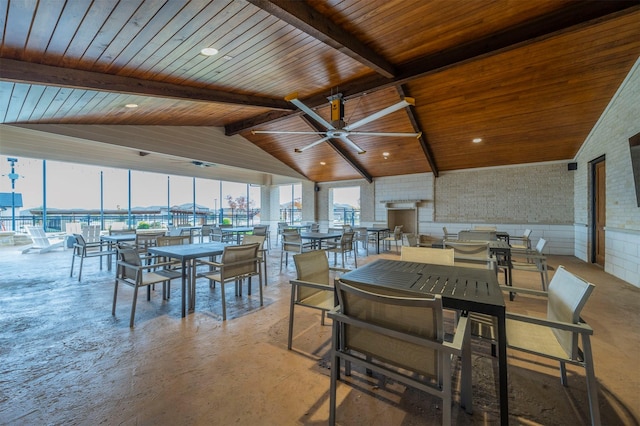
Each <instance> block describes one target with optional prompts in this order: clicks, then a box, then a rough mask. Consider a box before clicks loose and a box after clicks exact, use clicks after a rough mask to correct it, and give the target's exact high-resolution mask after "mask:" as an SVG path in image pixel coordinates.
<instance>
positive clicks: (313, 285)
mask: <svg viewBox="0 0 640 426" xmlns="http://www.w3.org/2000/svg"><path fill="white" fill-rule="evenodd" d="M289 284H291V285H294V286H303V287H311V288H317V289H318V290H327V291H334V290H335V289H334V288H333V286H330V285H327V284H319V283H312V282H311V281H302V280H289Z"/></svg>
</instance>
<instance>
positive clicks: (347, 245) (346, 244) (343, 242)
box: [340, 231, 355, 251]
mask: <svg viewBox="0 0 640 426" xmlns="http://www.w3.org/2000/svg"><path fill="white" fill-rule="evenodd" d="M354 235H355V233H354V232H353V231H345V232H344V233H343V234H342V236H341V237H340V247H341V248H342V250H343V251H349V250H353V237H354Z"/></svg>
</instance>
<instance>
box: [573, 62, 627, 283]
mask: <svg viewBox="0 0 640 426" xmlns="http://www.w3.org/2000/svg"><path fill="white" fill-rule="evenodd" d="M638 132H640V59H639V60H638V61H636V64H635V65H634V67H633V68H632V70H631V71H630V73H629V75H628V76H627V78H626V79H625V81H624V82H623V83H622V84H621V86H620V88H619V89H618V92H617V93H616V95H615V96H614V97H613V98H612V99H611V102H610V103H609V106H608V107H607V108H606V109H605V111H604V113H603V114H602V116H601V117H600V119H599V120H598V122H597V123H596V125H595V126H594V128H593V130H592V131H591V133H590V134H589V136H588V137H587V139H586V141H585V143H584V144H583V146H582V148H581V149H580V151H579V152H578V155H577V156H576V162H577V163H578V170H577V171H576V179H575V183H574V186H575V190H574V204H575V219H574V220H575V226H574V233H575V241H576V244H575V251H574V253H575V256H576V257H578V258H580V259H582V260H584V261H586V262H588V261H590V253H591V246H592V241H591V232H590V228H589V226H588V224H589V223H590V222H591V217H592V211H591V203H590V200H591V166H590V164H589V162H591V161H593V160H594V159H596V158H598V157H601V156H603V155H604V156H605V161H606V163H605V164H606V182H605V185H606V218H607V219H606V225H605V235H606V237H605V247H606V248H605V271H607V272H609V273H610V274H612V275H615V276H616V277H618V278H621V279H623V280H625V281H627V282H630V283H631V284H633V285H635V286H637V287H640V207H638V204H637V200H636V194H635V188H634V182H633V170H632V166H631V153H630V150H629V138H630V137H631V136H633V135H635V134H637V133H638Z"/></svg>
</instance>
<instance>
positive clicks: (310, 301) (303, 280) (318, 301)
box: [287, 250, 349, 349]
mask: <svg viewBox="0 0 640 426" xmlns="http://www.w3.org/2000/svg"><path fill="white" fill-rule="evenodd" d="M293 261H294V263H295V264H296V272H297V276H296V279H295V280H290V281H289V283H290V284H291V304H290V308H289V337H288V339H287V349H291V344H292V341H293V319H294V308H295V307H296V306H304V307H307V308H311V309H318V310H320V311H321V312H322V316H321V318H320V324H322V325H324V317H325V313H326V312H328V311H330V310H331V309H333V308H334V306H335V290H334V288H333V285H332V280H331V271H336V272H347V271H349V270H348V269H343V268H332V267H330V266H329V261H328V260H327V255H326V253H325V251H324V250H314V251H308V252H306V253H300V254H295V255H293Z"/></svg>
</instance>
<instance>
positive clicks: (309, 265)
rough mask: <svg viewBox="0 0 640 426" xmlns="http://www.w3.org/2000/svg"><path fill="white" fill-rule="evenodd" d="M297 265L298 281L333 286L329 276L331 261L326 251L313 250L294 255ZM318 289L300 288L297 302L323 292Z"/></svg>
mask: <svg viewBox="0 0 640 426" xmlns="http://www.w3.org/2000/svg"><path fill="white" fill-rule="evenodd" d="M293 261H294V262H295V264H296V273H297V276H296V279H297V280H300V281H308V282H311V283H315V284H324V285H331V282H330V278H329V277H330V276H329V261H328V260H327V254H326V252H325V251H324V250H313V251H308V252H305V253H300V254H295V255H293ZM323 291H325V290H320V289H318V288H311V287H305V286H299V287H298V292H297V294H296V297H297V300H304V299H306V298H308V297H309V296H312V295H314V294H317V293H320V292H323Z"/></svg>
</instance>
